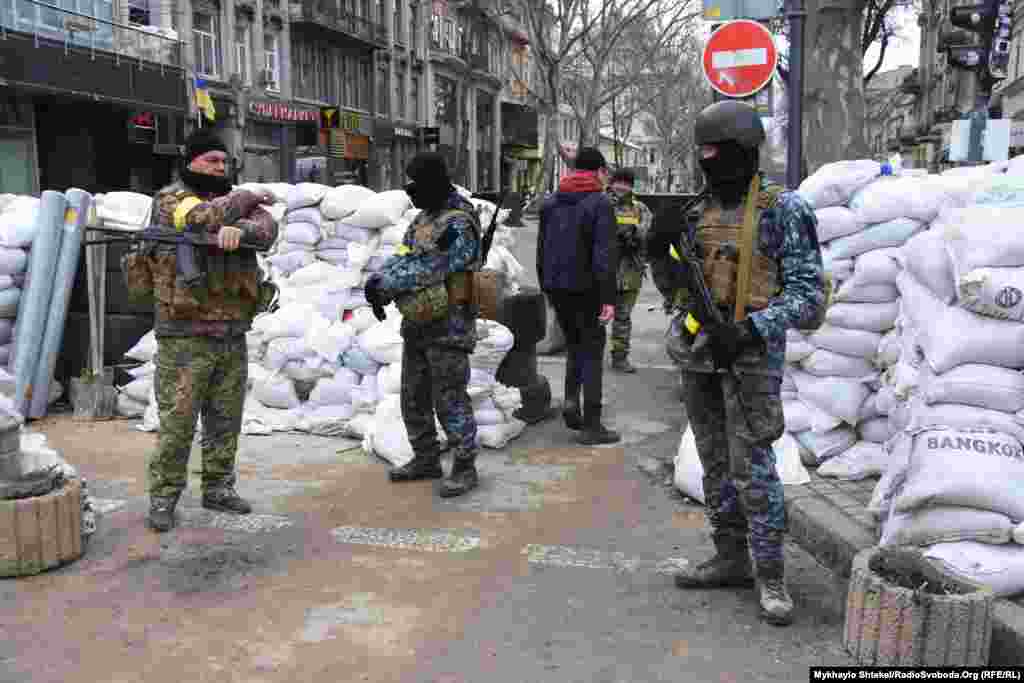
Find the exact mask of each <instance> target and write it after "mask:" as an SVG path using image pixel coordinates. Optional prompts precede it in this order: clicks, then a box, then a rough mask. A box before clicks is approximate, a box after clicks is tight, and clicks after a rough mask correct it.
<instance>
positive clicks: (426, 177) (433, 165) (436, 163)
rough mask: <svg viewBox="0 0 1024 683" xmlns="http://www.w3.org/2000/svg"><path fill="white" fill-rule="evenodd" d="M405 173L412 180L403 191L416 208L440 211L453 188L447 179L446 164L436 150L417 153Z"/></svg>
mask: <svg viewBox="0 0 1024 683" xmlns="http://www.w3.org/2000/svg"><path fill="white" fill-rule="evenodd" d="M405 174H406V175H407V176H409V179H410V180H411V181H412V182H411V183H409V184H408V185H406V186H405V191H406V193H407V194H408V195H409V199H410V200H411V201H412V205H413V206H415V207H416V208H417V209H422V210H424V211H427V212H430V213H434V212H437V211H440V210H441V209H443V208H444V207H445V204H447V202H448V196H449V195H450V194H451V193H452V192H453V191H454V190H455V187H454V186H453V185H452V183H451V181H450V180H449V179H448V164H447V163H446V162H445V160H444V157H443V156H441V155H440V154H438V153H437V152H421V153H420V154H417V155H416V156H415V157H413V160H412V161H410V162H409V165H408V166H407V167H406V168H405Z"/></svg>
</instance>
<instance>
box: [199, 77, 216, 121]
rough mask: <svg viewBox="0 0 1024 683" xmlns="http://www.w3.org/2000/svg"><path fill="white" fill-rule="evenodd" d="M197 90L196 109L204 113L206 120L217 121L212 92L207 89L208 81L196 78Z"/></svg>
mask: <svg viewBox="0 0 1024 683" xmlns="http://www.w3.org/2000/svg"><path fill="white" fill-rule="evenodd" d="M195 90H196V108H197V109H199V111H201V112H203V114H205V115H206V118H208V119H209V120H211V121H215V120H216V119H217V110H216V109H215V108H214V106H213V100H212V99H210V91H208V90H207V89H206V80H204V79H202V78H199V77H196V79H195Z"/></svg>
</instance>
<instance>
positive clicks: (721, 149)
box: [700, 141, 760, 208]
mask: <svg viewBox="0 0 1024 683" xmlns="http://www.w3.org/2000/svg"><path fill="white" fill-rule="evenodd" d="M759 165H760V159H759V155H758V151H757V149H756V148H753V149H752V148H750V147H744V146H742V145H740V144H738V143H736V142H734V141H729V142H723V143H720V144H719V145H718V154H717V155H716V156H714V157H712V158H710V159H701V160H700V167H701V170H702V171H704V176H705V177H706V178H707V180H708V187H709V188H710V190H711V194H713V195H714V196H716V197H718V199H719V200H721V202H722V205H723V206H725V207H726V208H732V207H734V206H738V205H739V203H740V202H742V201H743V197H744V196H746V194H747V191H748V190H749V189H750V181H751V180H753V178H754V174H756V173H757V169H758V166H759Z"/></svg>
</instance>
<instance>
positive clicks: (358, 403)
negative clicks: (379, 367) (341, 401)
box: [352, 375, 380, 413]
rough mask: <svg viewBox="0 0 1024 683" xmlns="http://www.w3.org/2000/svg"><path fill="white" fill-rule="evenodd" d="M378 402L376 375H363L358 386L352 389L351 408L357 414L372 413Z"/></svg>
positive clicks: (378, 393)
mask: <svg viewBox="0 0 1024 683" xmlns="http://www.w3.org/2000/svg"><path fill="white" fill-rule="evenodd" d="M379 401H380V392H378V391H377V375H363V379H362V381H361V382H360V383H359V386H355V387H352V407H353V408H355V409H356V412H359V413H372V412H373V411H374V410H375V409H376V407H377V403H378V402H379Z"/></svg>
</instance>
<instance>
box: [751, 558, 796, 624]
mask: <svg viewBox="0 0 1024 683" xmlns="http://www.w3.org/2000/svg"><path fill="white" fill-rule="evenodd" d="M757 598H758V602H759V603H760V607H761V611H760V614H759V615H758V616H760V617H761V620H762V621H766V622H768V623H769V624H774V625H775V626H788V625H789V624H791V623H793V598H792V597H790V595H789V591H788V590H786V570H785V563H784V561H783V560H778V561H776V562H758V563H757Z"/></svg>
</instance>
